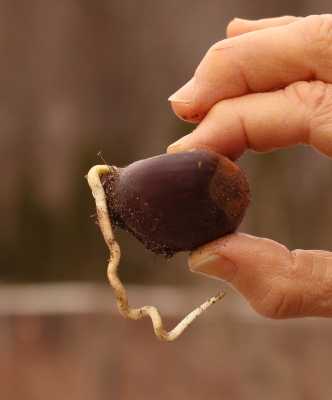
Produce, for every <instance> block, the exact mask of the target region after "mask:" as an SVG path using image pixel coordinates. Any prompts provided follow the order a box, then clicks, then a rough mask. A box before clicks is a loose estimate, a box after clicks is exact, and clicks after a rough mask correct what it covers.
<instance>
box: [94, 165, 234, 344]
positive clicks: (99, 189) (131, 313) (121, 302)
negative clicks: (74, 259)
mask: <svg viewBox="0 0 332 400" xmlns="http://www.w3.org/2000/svg"><path fill="white" fill-rule="evenodd" d="M115 169H116V167H114V166H105V165H96V166H94V167H92V168H91V169H90V171H89V173H88V175H87V179H88V183H89V185H90V188H91V190H92V194H93V197H94V198H95V201H96V208H97V214H98V222H99V226H100V229H101V231H102V233H103V236H104V239H105V241H106V244H107V246H108V248H109V250H110V260H109V263H108V268H107V276H108V279H109V282H110V284H111V286H112V288H113V289H114V291H115V295H116V299H117V306H118V309H119V312H120V313H121V315H123V316H124V317H125V318H128V319H132V320H138V319H142V318H144V317H146V316H150V318H151V320H152V324H153V328H154V331H155V333H156V335H157V337H158V339H159V340H161V341H163V342H170V341H172V340H174V339H176V338H177V337H178V336H180V334H181V333H182V332H183V331H184V330H185V329H186V328H187V326H189V325H190V324H191V323H192V321H193V320H194V319H195V318H197V317H198V316H199V315H200V314H202V312H204V311H205V310H206V309H208V308H209V307H210V306H211V305H212V304H214V303H216V302H217V301H218V300H220V299H221V298H222V297H224V296H225V294H226V293H225V292H220V293H217V294H216V295H215V296H213V297H211V298H210V299H208V300H207V301H206V302H205V303H204V304H202V305H201V306H200V307H198V308H196V310H194V311H192V312H191V313H190V314H189V315H187V316H186V317H185V318H184V319H183V320H182V321H181V322H180V323H179V324H178V325H177V326H176V327H175V328H174V329H173V330H172V331H170V332H166V331H165V330H164V327H163V323H162V319H161V316H160V313H159V311H158V309H157V308H156V307H153V306H145V307H141V308H130V307H129V304H128V299H127V293H126V290H125V288H124V286H123V285H122V283H121V281H120V279H119V277H118V272H117V270H118V266H119V262H120V256H121V252H120V247H119V244H118V242H117V240H116V238H115V236H114V233H113V230H112V225H111V221H110V218H109V214H108V210H107V203H106V195H105V192H104V188H103V186H102V184H101V181H100V176H102V175H106V174H108V173H110V172H111V171H113V170H115Z"/></svg>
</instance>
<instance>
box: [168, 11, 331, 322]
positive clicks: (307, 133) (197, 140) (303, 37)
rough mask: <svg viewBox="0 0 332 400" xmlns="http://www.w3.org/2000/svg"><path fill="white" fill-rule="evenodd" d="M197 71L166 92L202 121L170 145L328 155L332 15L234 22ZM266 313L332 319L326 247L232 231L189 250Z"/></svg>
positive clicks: (199, 267)
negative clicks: (292, 245)
mask: <svg viewBox="0 0 332 400" xmlns="http://www.w3.org/2000/svg"><path fill="white" fill-rule="evenodd" d="M227 36H228V39H226V40H223V41H221V42H219V43H217V44H215V45H214V46H212V48H211V49H210V50H209V51H208V53H207V54H206V56H205V57H204V59H203V61H202V62H201V64H200V65H199V67H198V68H197V70H196V73H195V77H194V78H193V79H192V80H191V81H189V82H188V83H187V84H186V85H185V86H184V87H183V88H181V89H180V90H179V91H178V92H176V93H175V94H174V95H173V96H171V97H170V100H171V101H172V107H173V109H174V111H175V113H176V114H177V115H178V116H179V117H180V118H183V119H185V120H187V121H192V122H200V124H199V125H198V127H197V128H196V129H195V130H194V131H193V132H192V133H191V134H189V135H187V136H185V137H183V138H182V139H180V140H179V141H178V142H176V143H174V144H173V145H171V146H170V147H169V148H168V152H175V151H182V150H188V149H192V148H207V149H212V150H214V151H217V152H219V153H221V154H224V155H226V156H228V157H229V158H231V159H237V158H238V157H240V156H241V155H242V154H243V153H244V152H245V151H246V150H247V149H252V150H254V151H257V152H267V151H271V150H275V149H278V148H283V147H289V146H293V145H296V144H300V143H302V144H306V145H311V146H313V147H314V148H315V149H316V150H318V151H319V152H320V153H322V154H324V155H326V156H328V157H332V15H322V16H310V17H307V18H295V17H282V18H276V19H269V20H260V21H243V20H234V21H232V22H231V23H230V24H229V26H228V29H227ZM189 266H190V268H191V270H192V271H194V272H198V273H201V274H204V275H209V276H212V277H215V278H218V279H222V280H224V281H226V282H227V283H229V284H230V285H231V286H232V287H234V289H236V290H237V291H238V292H240V293H241V294H242V295H243V296H244V297H245V298H246V299H247V300H248V301H249V303H250V304H251V306H252V307H253V308H254V309H255V310H256V311H257V312H258V313H260V314H262V315H264V316H266V317H270V318H294V317H304V316H320V317H332V253H329V252H326V251H313V250H311V251H304V250H295V251H292V252H290V251H289V250H287V249H286V248H285V247H284V246H282V245H280V244H278V243H276V242H273V241H271V240H268V239H262V238H255V237H252V236H249V235H245V234H240V233H234V234H231V235H228V236H226V237H223V238H220V239H218V240H216V241H214V242H212V243H209V244H207V245H205V246H203V247H201V248H199V249H197V250H195V251H194V252H193V253H191V254H190V256H189Z"/></svg>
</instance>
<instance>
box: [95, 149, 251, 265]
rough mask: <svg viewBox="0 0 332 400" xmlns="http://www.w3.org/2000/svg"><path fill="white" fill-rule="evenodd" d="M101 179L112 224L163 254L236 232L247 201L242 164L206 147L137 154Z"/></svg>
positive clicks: (151, 249)
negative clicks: (139, 157)
mask: <svg viewBox="0 0 332 400" xmlns="http://www.w3.org/2000/svg"><path fill="white" fill-rule="evenodd" d="M102 183H103V186H104V189H105V192H106V196H107V205H108V210H109V213H110V217H111V220H112V224H113V226H119V227H121V228H123V229H125V230H127V231H128V232H130V233H131V234H133V235H134V236H135V237H137V238H138V239H139V240H140V241H141V242H142V243H143V244H144V245H145V247H146V248H147V249H148V250H150V251H154V252H155V253H156V254H163V255H164V256H165V257H166V258H170V257H171V256H172V255H174V254H175V253H177V252H179V251H190V250H193V249H195V248H197V247H199V246H201V245H203V244H205V243H207V242H210V241H212V240H215V239H217V238H219V237H221V236H224V235H226V234H228V233H231V232H234V231H235V230H236V229H237V228H238V226H239V224H240V223H241V221H242V219H243V217H244V215H245V212H246V210H247V207H248V205H249V203H250V188H249V183H248V181H247V179H246V177H245V175H244V173H243V172H242V170H241V169H240V168H239V167H238V166H237V165H236V164H235V163H233V162H232V161H230V160H229V159H228V158H226V157H224V156H221V155H220V154H217V153H215V152H212V151H210V150H191V151H184V152H179V153H172V154H163V155H160V156H157V157H152V158H149V159H146V160H141V161H138V162H135V163H133V164H131V165H129V166H128V167H126V168H123V169H118V170H117V171H115V172H113V173H111V174H109V175H106V176H105V177H103V179H102Z"/></svg>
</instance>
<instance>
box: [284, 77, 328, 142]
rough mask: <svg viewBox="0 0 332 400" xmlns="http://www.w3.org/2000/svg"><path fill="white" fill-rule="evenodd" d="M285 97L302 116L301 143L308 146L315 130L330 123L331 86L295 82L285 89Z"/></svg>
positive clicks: (312, 82)
mask: <svg viewBox="0 0 332 400" xmlns="http://www.w3.org/2000/svg"><path fill="white" fill-rule="evenodd" d="M285 95H286V96H287V98H288V99H289V100H290V101H291V103H292V104H294V105H296V106H297V110H298V113H301V114H302V117H303V124H302V138H301V143H303V144H310V143H311V139H312V134H313V133H314V132H315V131H316V128H317V127H319V126H321V125H322V124H324V125H325V124H326V123H328V122H332V86H331V85H330V84H326V83H324V82H321V81H311V82H296V83H294V84H292V85H290V86H288V87H287V88H286V89H285Z"/></svg>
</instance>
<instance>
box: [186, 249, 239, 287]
mask: <svg viewBox="0 0 332 400" xmlns="http://www.w3.org/2000/svg"><path fill="white" fill-rule="evenodd" d="M201 256H202V255H201V254H196V253H194V254H193V255H192V256H190V257H189V268H190V269H191V271H192V272H196V273H198V274H202V275H206V276H210V277H212V278H216V279H220V280H222V281H225V282H232V281H233V280H234V278H235V277H236V275H237V272H238V268H237V266H236V264H235V263H234V262H233V261H231V260H229V259H228V258H226V257H224V256H220V255H212V256H209V257H207V258H203V259H202V257H201Z"/></svg>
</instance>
